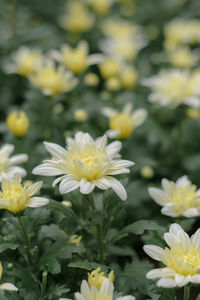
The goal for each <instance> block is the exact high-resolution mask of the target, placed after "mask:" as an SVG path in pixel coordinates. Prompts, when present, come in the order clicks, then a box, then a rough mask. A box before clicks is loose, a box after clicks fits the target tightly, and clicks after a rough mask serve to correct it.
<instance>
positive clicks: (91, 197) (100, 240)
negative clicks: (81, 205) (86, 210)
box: [89, 193, 104, 264]
mask: <svg viewBox="0 0 200 300" xmlns="http://www.w3.org/2000/svg"><path fill="white" fill-rule="evenodd" d="M89 201H90V206H91V208H92V210H93V211H96V207H95V203H94V194H93V193H90V194H89ZM96 233H97V243H98V245H99V257H100V262H101V263H102V264H103V263H104V243H103V237H102V225H101V224H96Z"/></svg>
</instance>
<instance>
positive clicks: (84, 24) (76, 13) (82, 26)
mask: <svg viewBox="0 0 200 300" xmlns="http://www.w3.org/2000/svg"><path fill="white" fill-rule="evenodd" d="M93 22H94V17H93V15H91V13H90V12H89V10H88V8H87V6H86V5H85V4H84V3H81V2H80V1H77V0H72V1H70V2H69V3H68V4H67V13H66V14H65V15H63V16H62V17H61V19H60V25H61V26H62V27H63V28H64V29H66V30H68V31H69V32H71V33H77V34H78V33H82V32H87V31H89V30H90V28H91V27H92V25H93Z"/></svg>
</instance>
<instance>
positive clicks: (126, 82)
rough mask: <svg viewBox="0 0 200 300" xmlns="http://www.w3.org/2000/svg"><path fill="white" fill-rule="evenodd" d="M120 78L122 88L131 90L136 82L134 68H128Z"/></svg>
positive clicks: (136, 74) (136, 77)
mask: <svg viewBox="0 0 200 300" xmlns="http://www.w3.org/2000/svg"><path fill="white" fill-rule="evenodd" d="M120 78H121V84H122V87H123V88H125V89H131V88H133V87H134V86H135V85H136V83H137V81H138V73H137V71H136V70H135V68H134V67H130V68H129V67H128V68H125V69H124V70H123V71H122V72H121V74H120Z"/></svg>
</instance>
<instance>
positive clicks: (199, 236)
mask: <svg viewBox="0 0 200 300" xmlns="http://www.w3.org/2000/svg"><path fill="white" fill-rule="evenodd" d="M191 244H193V245H194V247H195V249H198V250H199V248H200V228H199V229H198V230H197V231H196V232H195V233H194V234H193V235H192V236H191Z"/></svg>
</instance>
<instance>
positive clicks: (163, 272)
mask: <svg viewBox="0 0 200 300" xmlns="http://www.w3.org/2000/svg"><path fill="white" fill-rule="evenodd" d="M174 275H175V272H174V270H172V269H170V268H159V269H153V270H151V271H149V272H148V273H147V275H146V277H147V278H148V279H157V278H160V277H169V276H174Z"/></svg>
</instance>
